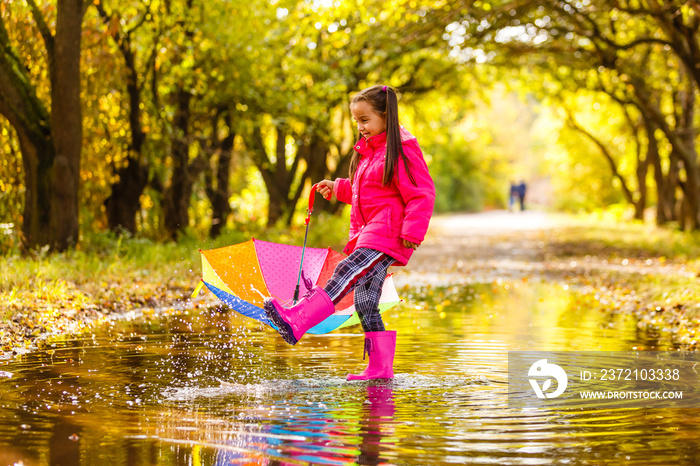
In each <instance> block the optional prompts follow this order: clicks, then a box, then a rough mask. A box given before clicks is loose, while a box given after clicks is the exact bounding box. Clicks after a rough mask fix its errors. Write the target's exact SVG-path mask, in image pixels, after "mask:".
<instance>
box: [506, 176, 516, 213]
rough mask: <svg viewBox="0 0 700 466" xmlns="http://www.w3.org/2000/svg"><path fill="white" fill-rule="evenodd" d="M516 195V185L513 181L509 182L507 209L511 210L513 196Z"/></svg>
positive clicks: (513, 202) (513, 201)
mask: <svg viewBox="0 0 700 466" xmlns="http://www.w3.org/2000/svg"><path fill="white" fill-rule="evenodd" d="M516 197H518V186H517V185H516V184H515V181H511V182H510V194H509V195H508V211H509V212H512V211H513V204H515V198H516Z"/></svg>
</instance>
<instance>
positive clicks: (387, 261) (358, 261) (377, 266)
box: [324, 248, 396, 332]
mask: <svg viewBox="0 0 700 466" xmlns="http://www.w3.org/2000/svg"><path fill="white" fill-rule="evenodd" d="M394 262H396V259H394V258H393V257H391V256H389V255H387V254H384V253H383V252H379V251H375V250H374V249H368V248H358V249H356V250H355V251H353V252H352V254H350V255H349V256H348V257H346V258H345V259H343V260H342V261H341V262H339V263H338V265H337V266H336V267H335V270H334V271H333V276H332V277H331V278H330V280H328V283H326V286H325V288H324V290H325V292H326V293H328V296H329V297H330V298H331V299H332V300H333V304H338V302H340V300H341V299H343V297H344V296H345V295H346V294H348V293H349V292H350V291H351V290H353V289H354V290H355V310H357V315H358V316H359V317H360V322H361V323H362V330H364V331H365V332H383V331H384V322H382V316H381V314H380V313H379V297H380V296H381V295H382V287H383V286H384V280H386V273H387V270H388V269H389V267H390V266H391V264H393V263H394Z"/></svg>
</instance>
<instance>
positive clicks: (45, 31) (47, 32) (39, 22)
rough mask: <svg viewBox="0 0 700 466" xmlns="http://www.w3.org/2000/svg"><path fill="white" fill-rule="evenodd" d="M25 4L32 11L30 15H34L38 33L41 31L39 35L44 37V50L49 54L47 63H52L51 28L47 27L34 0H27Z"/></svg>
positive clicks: (52, 44)
mask: <svg viewBox="0 0 700 466" xmlns="http://www.w3.org/2000/svg"><path fill="white" fill-rule="evenodd" d="M27 5H29V10H30V11H31V12H32V16H33V17H34V21H35V22H36V26H37V28H38V29H39V33H41V37H42V38H43V39H44V45H45V46H46V52H47V53H48V56H49V63H53V61H54V37H53V34H51V29H49V26H48V25H47V24H46V20H44V15H42V14H41V11H40V10H39V7H38V6H37V5H36V2H35V1H34V0H27Z"/></svg>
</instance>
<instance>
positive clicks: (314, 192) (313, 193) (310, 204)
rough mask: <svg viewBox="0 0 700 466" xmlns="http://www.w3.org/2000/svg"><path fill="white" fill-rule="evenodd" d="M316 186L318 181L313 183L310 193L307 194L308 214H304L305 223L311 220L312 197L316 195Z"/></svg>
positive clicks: (312, 209)
mask: <svg viewBox="0 0 700 466" xmlns="http://www.w3.org/2000/svg"><path fill="white" fill-rule="evenodd" d="M317 187H318V183H316V184H315V185H313V186H311V194H309V209H308V215H307V216H306V220H305V222H306V224H307V225H308V224H309V222H310V221H311V212H313V211H314V197H315V196H316V188H317Z"/></svg>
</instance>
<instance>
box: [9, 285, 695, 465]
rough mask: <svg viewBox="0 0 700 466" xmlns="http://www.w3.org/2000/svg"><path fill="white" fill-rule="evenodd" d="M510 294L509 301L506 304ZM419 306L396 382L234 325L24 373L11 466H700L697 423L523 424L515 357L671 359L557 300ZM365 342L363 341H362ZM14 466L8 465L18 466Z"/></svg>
mask: <svg viewBox="0 0 700 466" xmlns="http://www.w3.org/2000/svg"><path fill="white" fill-rule="evenodd" d="M506 285H508V288H506ZM405 294H407V296H405V297H406V298H407V302H406V304H405V305H403V306H402V308H401V309H399V310H395V311H391V313H390V314H389V315H388V316H387V318H386V321H387V323H388V325H389V326H390V327H392V328H396V329H397V330H398V331H399V340H398V345H397V354H396V364H395V371H396V373H397V377H396V378H395V379H394V380H393V381H391V382H385V383H381V382H376V381H375V382H353V383H349V382H346V381H345V374H347V373H348V372H350V371H353V370H356V369H358V368H360V367H361V366H362V365H363V361H362V336H361V335H360V334H359V333H354V334H347V335H341V334H330V335H327V336H318V337H309V338H308V340H307V339H306V338H305V340H304V341H303V343H302V344H299V345H297V346H296V347H289V346H287V345H286V344H285V343H284V342H282V341H281V339H279V338H277V337H276V336H275V335H274V334H273V333H272V332H268V331H266V330H263V329H262V328H260V327H258V326H257V324H251V323H250V322H246V321H243V320H241V319H239V318H237V317H236V316H235V315H232V314H228V313H224V312H210V311H202V312H197V313H190V314H186V313H185V314H181V315H170V316H165V317H162V318H159V319H153V320H135V321H123V322H115V323H113V324H112V325H111V326H110V327H106V328H103V329H96V330H95V332H94V335H90V336H87V337H85V336H83V337H77V338H74V339H64V340H61V341H55V342H52V343H51V344H50V345H49V346H47V347H46V348H45V349H44V350H43V351H40V352H36V353H32V354H28V355H26V356H24V357H23V358H22V359H21V360H17V361H12V362H9V363H7V364H6V365H5V366H4V367H0V370H4V371H6V372H10V373H12V374H13V375H12V377H11V378H3V379H2V380H1V381H0V463H3V462H6V463H7V464H13V463H14V462H18V461H22V462H23V463H24V464H25V465H30V464H37V465H44V464H86V465H92V464H99V465H102V464H110V463H113V464H115V465H122V464H123V465H172V464H183V465H185V464H187V465H195V464H197V465H229V464H269V465H271V464H277V465H282V464H307V463H311V464H367V465H379V464H414V465H426V464H453V463H457V464H551V463H560V464H566V463H569V464H611V465H612V464H620V463H623V462H624V463H626V464H640V465H641V464H645V465H646V464H693V462H694V461H695V458H697V445H698V443H699V442H698V440H699V439H700V421H699V418H698V416H697V415H698V413H699V412H698V410H694V411H693V410H667V411H658V410H656V411H653V410H651V411H648V412H647V411H644V410H620V409H598V408H595V407H590V406H589V407H587V409H585V410H584V409H580V410H577V409H573V410H568V411H562V412H554V411H546V410H537V411H533V410H517V409H512V408H508V406H507V397H506V393H507V385H506V381H507V351H508V350H525V349H533V350H534V349H536V350H572V349H581V350H583V349H585V350H610V351H611V350H630V349H632V348H633V347H644V348H647V349H652V348H654V349H670V348H672V347H671V346H666V347H664V346H662V345H660V344H659V342H658V341H657V340H656V339H655V338H654V336H653V335H648V334H646V333H644V332H643V331H641V330H640V329H638V328H637V327H636V325H635V323H634V321H632V320H631V319H628V318H627V317H625V316H624V315H612V316H611V315H610V314H606V313H602V312H600V311H599V309H598V307H597V305H596V303H595V300H594V299H592V298H587V297H584V296H580V295H578V294H576V293H574V292H571V291H568V290H563V289H562V288H561V287H556V286H553V285H549V284H546V283H537V284H533V283H529V284H523V283H510V284H502V285H492V284H489V285H473V286H470V287H450V288H441V289H429V290H424V291H423V292H422V293H420V294H416V295H414V296H410V294H408V293H405ZM357 332H359V329H358V330H357ZM6 458H7V459H6Z"/></svg>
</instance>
